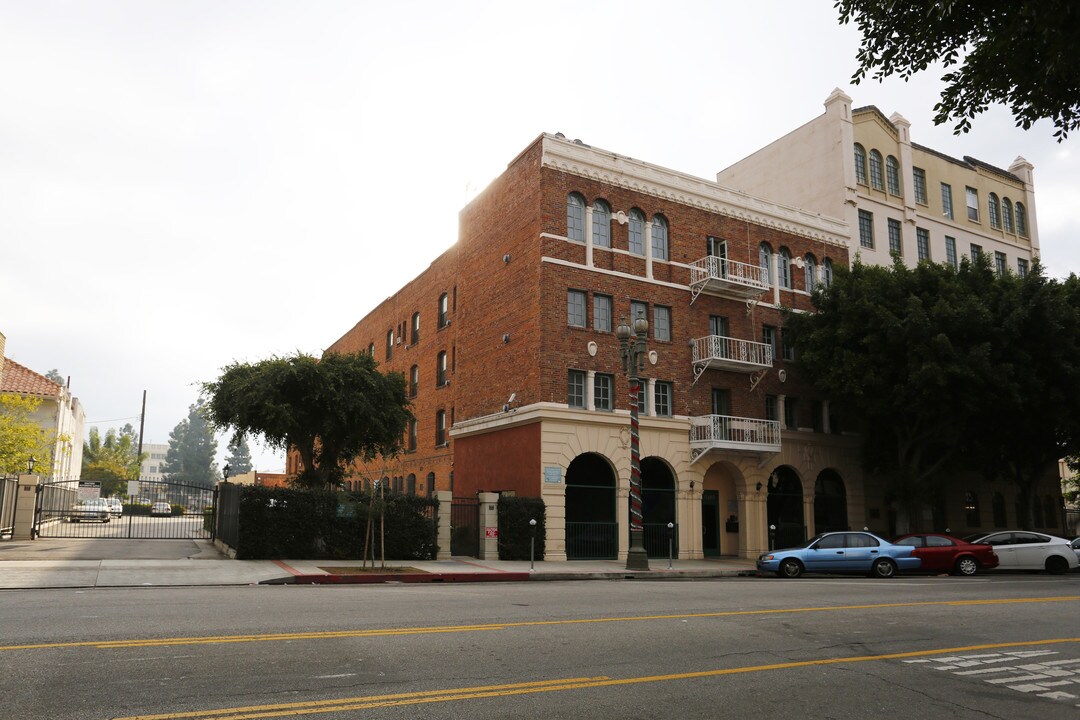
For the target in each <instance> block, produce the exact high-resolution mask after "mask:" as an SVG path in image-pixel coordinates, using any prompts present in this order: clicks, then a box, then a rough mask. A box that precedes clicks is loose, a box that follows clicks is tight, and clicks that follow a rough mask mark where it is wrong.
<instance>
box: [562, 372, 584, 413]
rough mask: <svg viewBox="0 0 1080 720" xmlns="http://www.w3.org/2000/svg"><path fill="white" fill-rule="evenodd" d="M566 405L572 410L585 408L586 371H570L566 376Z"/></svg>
mask: <svg viewBox="0 0 1080 720" xmlns="http://www.w3.org/2000/svg"><path fill="white" fill-rule="evenodd" d="M566 404H567V405H569V406H570V407H572V408H583V407H585V371H584V370H570V371H568V372H567V376H566Z"/></svg>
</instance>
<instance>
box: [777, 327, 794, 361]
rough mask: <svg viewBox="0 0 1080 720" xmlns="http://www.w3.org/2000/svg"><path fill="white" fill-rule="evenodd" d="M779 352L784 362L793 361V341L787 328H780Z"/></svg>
mask: <svg viewBox="0 0 1080 720" xmlns="http://www.w3.org/2000/svg"><path fill="white" fill-rule="evenodd" d="M780 352H781V353H782V354H781V356H780V357H781V358H783V359H784V361H785V362H794V361H795V341H794V340H793V339H792V336H791V332H790V331H789V330H788V329H787V328H780Z"/></svg>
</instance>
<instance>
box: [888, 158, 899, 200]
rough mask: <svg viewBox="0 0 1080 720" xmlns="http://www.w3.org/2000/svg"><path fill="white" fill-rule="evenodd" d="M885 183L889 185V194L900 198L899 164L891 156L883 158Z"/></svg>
mask: <svg viewBox="0 0 1080 720" xmlns="http://www.w3.org/2000/svg"><path fill="white" fill-rule="evenodd" d="M885 181H886V182H887V183H888V185H889V194H890V195H895V196H897V197H900V163H898V162H896V158H894V157H893V156H892V155H890V156H889V157H887V158H885Z"/></svg>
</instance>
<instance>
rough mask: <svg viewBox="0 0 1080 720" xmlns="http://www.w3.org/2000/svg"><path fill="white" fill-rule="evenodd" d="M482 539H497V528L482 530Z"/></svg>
mask: <svg viewBox="0 0 1080 720" xmlns="http://www.w3.org/2000/svg"><path fill="white" fill-rule="evenodd" d="M484 537H489V538H497V537H499V528H497V527H486V528H484Z"/></svg>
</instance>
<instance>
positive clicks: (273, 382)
mask: <svg viewBox="0 0 1080 720" xmlns="http://www.w3.org/2000/svg"><path fill="white" fill-rule="evenodd" d="M203 395H204V397H205V398H206V399H207V410H208V416H209V418H210V420H211V422H212V423H213V424H214V425H215V426H216V427H218V428H221V429H232V430H233V431H234V432H236V433H241V434H245V435H247V434H250V435H259V436H262V437H263V438H264V439H265V441H266V443H267V445H269V446H270V447H272V448H277V449H280V450H285V451H289V450H290V449H292V450H295V451H296V452H298V453H299V455H300V460H301V463H302V465H303V470H302V472H301V473H300V476H299V477H298V478H297V483H298V484H300V485H304V486H307V487H327V486H331V487H332V486H335V485H339V484H340V483H341V479H342V477H343V475H344V471H345V468H346V466H347V465H348V464H349V463H351V462H353V461H354V460H356V459H357V458H361V459H364V460H371V459H373V458H375V457H376V456H378V455H382V456H383V457H393V456H394V455H396V454H397V453H399V452H400V451H401V443H402V437H403V436H404V434H405V428H406V426H407V424H408V422H409V420H410V419H411V418H412V413H411V412H410V411H409V399H408V393H407V386H406V383H405V378H404V376H403V375H401V374H400V373H389V374H385V375H384V374H383V373H380V372H379V371H378V369H377V364H376V363H375V360H374V359H373V358H372V357H370V356H369V355H367V354H366V353H355V354H345V353H327V354H326V355H324V356H323V357H322V359H317V358H315V357H312V356H310V355H305V354H303V353H298V354H296V355H294V356H291V357H283V358H282V357H274V358H271V359H269V360H263V361H260V362H257V363H234V364H232V365H229V366H228V367H225V368H224V369H223V371H222V374H221V377H219V378H218V379H217V380H216V381H214V382H211V383H204V385H203Z"/></svg>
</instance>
